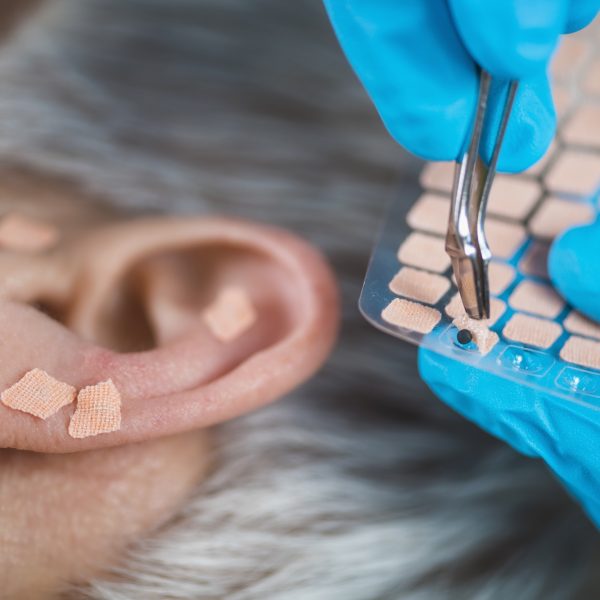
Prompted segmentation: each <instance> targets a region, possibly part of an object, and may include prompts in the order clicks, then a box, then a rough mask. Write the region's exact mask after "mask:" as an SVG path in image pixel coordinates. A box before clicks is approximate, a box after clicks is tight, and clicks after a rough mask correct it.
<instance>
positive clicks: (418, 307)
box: [381, 298, 442, 334]
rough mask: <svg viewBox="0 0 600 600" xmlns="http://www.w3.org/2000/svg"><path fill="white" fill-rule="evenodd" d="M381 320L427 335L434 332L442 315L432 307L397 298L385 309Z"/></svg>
mask: <svg viewBox="0 0 600 600" xmlns="http://www.w3.org/2000/svg"><path fill="white" fill-rule="evenodd" d="M381 318H382V319H383V320H384V321H386V322H387V323H391V324H392V325H396V326H398V327H403V328H404V329H410V330H411V331H416V332H417V333H423V334H425V333H430V332H431V331H432V330H433V328H434V327H435V326H436V325H437V324H438V323H439V322H440V319H441V318H442V315H441V313H440V311H439V310H436V309H435V308H431V307H430V306H424V305H423V304H419V303H417V302H411V301H409V300H402V299H400V298H395V299H394V300H392V301H391V302H390V303H389V304H388V305H387V306H386V307H385V308H384V309H383V311H382V313H381Z"/></svg>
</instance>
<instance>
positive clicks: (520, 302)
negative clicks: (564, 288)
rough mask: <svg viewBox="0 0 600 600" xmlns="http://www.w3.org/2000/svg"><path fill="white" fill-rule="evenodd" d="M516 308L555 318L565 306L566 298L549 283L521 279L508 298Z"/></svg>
mask: <svg viewBox="0 0 600 600" xmlns="http://www.w3.org/2000/svg"><path fill="white" fill-rule="evenodd" d="M508 303H509V304H510V305H511V306H512V307H513V308H514V309H516V310H522V311H523V312H528V313H532V314H534V315H539V316H540V317H549V318H554V317H556V316H558V314H559V313H560V311H561V310H562V309H563V308H564V306H565V303H564V300H563V299H562V298H561V297H560V296H559V295H558V294H557V293H556V292H555V291H554V289H553V288H552V287H550V286H549V285H545V284H543V283H535V282H533V281H527V280H525V281H521V283H519V285H518V286H517V287H516V288H515V291H514V292H513V293H512V294H511V296H510V298H509V299H508Z"/></svg>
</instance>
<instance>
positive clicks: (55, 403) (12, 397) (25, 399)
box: [0, 369, 76, 419]
mask: <svg viewBox="0 0 600 600" xmlns="http://www.w3.org/2000/svg"><path fill="white" fill-rule="evenodd" d="M75 393H76V389H75V388H74V387H73V386H72V385H69V384H68V383H63V382H62V381H58V379H55V378H54V377H52V376H51V375H48V373H46V371H43V370H42V369H32V370H31V371H28V372H27V373H25V375H23V377H21V379H19V381H17V383H15V384H14V385H12V386H10V387H9V388H8V389H6V390H4V391H3V392H2V395H1V396H0V400H1V401H2V404H4V405H5V406H8V407H9V408H13V409H15V410H20V411H22V412H26V413H29V414H30V415H33V416H34V417H38V418H40V419H47V418H48V417H51V416H52V415H53V414H55V413H56V412H58V411H59V410H60V409H61V408H62V407H63V406H66V405H67V404H71V402H73V400H75Z"/></svg>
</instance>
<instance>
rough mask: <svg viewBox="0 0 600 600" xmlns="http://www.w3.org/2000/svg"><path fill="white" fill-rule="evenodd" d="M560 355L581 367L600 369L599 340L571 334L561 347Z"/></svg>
mask: <svg viewBox="0 0 600 600" xmlns="http://www.w3.org/2000/svg"><path fill="white" fill-rule="evenodd" d="M560 357H561V358H562V359H563V360H566V361H567V362H570V363H575V364H578V365H581V366H582V367H590V368H592V369H600V342H596V341H594V340H587V339H585V338H581V337H577V336H576V335H573V336H571V337H570V338H569V339H568V340H567V341H566V342H565V345H564V346H563V347H562V349H561V351H560Z"/></svg>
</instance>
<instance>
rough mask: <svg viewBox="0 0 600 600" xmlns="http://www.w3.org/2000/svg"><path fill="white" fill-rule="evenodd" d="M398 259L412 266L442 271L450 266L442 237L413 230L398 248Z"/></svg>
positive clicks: (437, 271)
mask: <svg viewBox="0 0 600 600" xmlns="http://www.w3.org/2000/svg"><path fill="white" fill-rule="evenodd" d="M398 260H399V261H400V262H402V263H404V264H407V265H410V266H412V267H419V268H421V269H426V270H427V271H435V272H436V273H443V272H444V271H445V270H446V269H447V268H448V267H449V266H450V257H449V256H448V254H447V253H446V247H445V241H444V239H443V238H440V237H435V236H433V235H427V234H425V233H420V232H418V231H414V232H413V233H411V234H410V235H409V236H408V237H407V238H406V239H405V240H404V242H403V243H402V245H401V246H400V249H399V250H398Z"/></svg>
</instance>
